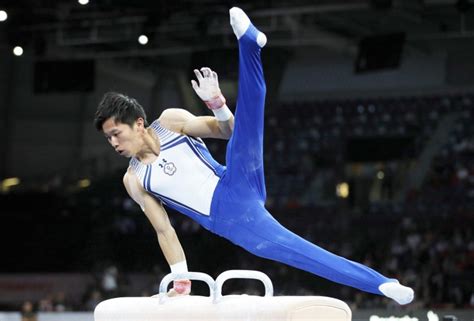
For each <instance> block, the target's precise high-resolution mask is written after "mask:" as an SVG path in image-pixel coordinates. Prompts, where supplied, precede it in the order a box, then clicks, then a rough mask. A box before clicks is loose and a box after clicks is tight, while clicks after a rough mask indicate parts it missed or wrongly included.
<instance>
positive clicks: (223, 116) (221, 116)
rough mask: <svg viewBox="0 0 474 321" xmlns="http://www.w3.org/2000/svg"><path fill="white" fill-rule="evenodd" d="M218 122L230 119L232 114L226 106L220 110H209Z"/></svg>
mask: <svg viewBox="0 0 474 321" xmlns="http://www.w3.org/2000/svg"><path fill="white" fill-rule="evenodd" d="M211 110H212V112H213V113H214V116H216V118H217V120H218V121H228V120H229V119H230V118H231V117H232V112H231V111H230V109H229V107H227V105H224V106H222V107H221V108H217V109H211Z"/></svg>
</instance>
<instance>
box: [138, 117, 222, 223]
mask: <svg viewBox="0 0 474 321" xmlns="http://www.w3.org/2000/svg"><path fill="white" fill-rule="evenodd" d="M150 127H151V128H153V130H154V132H155V133H156V136H157V137H158V138H159V140H160V143H161V146H160V154H159V155H158V157H157V158H156V160H155V161H154V162H153V163H151V164H143V163H141V162H140V161H139V160H138V159H136V158H132V159H131V160H130V166H131V167H132V169H133V170H134V172H135V174H136V175H137V177H138V179H139V181H140V182H141V184H142V186H143V187H144V189H145V190H146V191H148V192H149V193H150V194H152V195H153V196H155V197H157V198H158V199H160V200H161V201H162V202H163V203H164V204H165V205H168V206H170V207H172V208H174V209H176V210H178V211H180V212H185V213H186V212H189V211H190V212H192V213H194V214H201V215H209V214H210V208H211V202H212V196H213V194H214V190H215V188H216V185H217V183H218V182H219V179H220V176H221V174H222V172H223V170H224V167H223V166H222V165H220V164H219V163H217V162H216V161H215V160H214V159H213V158H212V157H211V155H210V153H209V151H208V149H207V147H206V145H205V144H204V142H203V141H202V140H201V139H196V138H193V137H190V136H186V135H181V134H178V133H175V132H172V131H170V130H168V129H166V128H164V127H161V126H160V123H159V121H158V120H156V121H154V122H153V123H152V124H151V126H150Z"/></svg>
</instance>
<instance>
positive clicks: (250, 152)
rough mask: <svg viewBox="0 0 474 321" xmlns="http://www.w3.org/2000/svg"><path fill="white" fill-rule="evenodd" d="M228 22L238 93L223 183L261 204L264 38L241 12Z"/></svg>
mask: <svg viewBox="0 0 474 321" xmlns="http://www.w3.org/2000/svg"><path fill="white" fill-rule="evenodd" d="M230 20H231V25H232V28H233V30H234V33H235V34H236V36H237V38H238V41H239V88H238V90H239V92H238V97H237V107H236V111H235V125H234V132H233V134H232V137H231V139H230V141H229V143H228V145H227V154H226V165H227V173H226V175H227V177H226V179H227V180H228V184H229V185H234V186H235V184H234V183H233V182H234V181H236V180H238V181H239V182H243V181H244V182H246V186H242V188H243V189H244V188H250V189H252V190H253V192H256V197H257V198H259V199H261V200H264V199H265V197H266V192H265V179H264V173H263V125H264V118H263V117H264V107H265V94H266V86H265V79H264V77H263V68H262V62H261V58H260V51H261V48H262V47H263V46H264V45H265V43H266V38H265V35H264V34H263V33H261V32H260V31H258V30H257V29H256V28H255V27H254V26H253V25H252V23H251V22H250V20H249V18H248V17H247V15H245V13H244V12H243V11H242V10H241V9H239V8H232V9H231V10H230ZM243 178H245V179H243ZM243 192H245V191H243Z"/></svg>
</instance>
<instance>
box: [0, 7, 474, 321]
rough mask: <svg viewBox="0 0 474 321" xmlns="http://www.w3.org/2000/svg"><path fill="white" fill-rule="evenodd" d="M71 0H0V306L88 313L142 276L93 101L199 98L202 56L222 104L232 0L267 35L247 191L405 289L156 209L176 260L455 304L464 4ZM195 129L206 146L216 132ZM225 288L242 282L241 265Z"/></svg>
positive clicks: (176, 103)
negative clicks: (342, 276) (361, 283)
mask: <svg viewBox="0 0 474 321" xmlns="http://www.w3.org/2000/svg"><path fill="white" fill-rule="evenodd" d="M80 2H81V3H82V4H81V3H78V2H77V1H76V0H62V1H57V0H35V1H33V0H1V1H0V57H1V59H0V79H1V81H0V137H1V140H0V179H1V186H0V189H1V193H0V202H1V206H0V213H1V223H0V247H1V251H0V311H4V312H1V313H0V320H20V319H21V314H20V313H19V312H20V311H23V312H22V315H23V319H24V320H30V319H28V317H30V316H31V315H37V316H38V318H39V320H52V319H53V318H55V317H58V315H59V317H60V319H61V320H64V321H68V320H91V318H92V317H91V311H93V309H94V307H95V305H96V304H97V303H98V302H100V301H101V300H104V299H106V298H109V297H116V296H149V295H152V294H154V293H156V291H157V285H158V282H159V280H160V279H161V278H162V277H163V276H164V275H165V274H166V273H168V267H167V265H166V263H165V260H164V258H163V256H162V254H161V252H160V250H159V247H158V244H157V241H156V237H155V234H154V232H153V230H152V228H151V226H150V225H149V223H148V222H147V221H146V218H145V216H144V215H143V214H141V212H140V210H139V208H138V207H137V206H136V205H135V204H134V203H133V202H132V201H131V200H130V199H129V198H128V197H127V196H126V193H125V191H124V188H123V186H122V184H121V177H122V175H123V172H124V170H125V168H126V166H127V160H126V159H121V158H120V157H119V156H117V155H116V154H115V152H114V151H113V149H112V148H110V146H108V144H107V142H106V140H105V139H104V137H103V135H102V134H100V133H98V132H96V131H95V129H94V127H93V125H92V119H93V115H94V112H95V109H96V106H97V104H98V101H99V100H100V98H101V96H102V95H103V94H104V92H106V91H109V90H115V91H120V92H123V93H126V94H128V95H131V96H133V97H135V98H137V99H138V100H139V101H140V102H141V104H142V105H143V106H144V107H145V109H146V111H147V112H148V115H149V117H150V119H154V118H156V117H158V115H159V114H160V112H161V111H162V110H163V109H164V108H168V107H183V108H187V109H189V110H190V111H192V112H193V113H195V114H208V111H207V109H206V108H205V106H204V104H203V103H202V102H200V101H199V100H198V99H197V96H196V95H195V94H194V92H193V90H192V88H191V86H190V80H191V79H192V78H193V73H192V70H193V69H194V68H199V67H202V66H209V67H211V68H213V69H214V70H216V71H217V73H218V74H219V79H220V83H221V89H222V90H223V92H224V94H225V95H226V97H227V99H228V105H229V106H232V108H233V106H235V97H236V83H237V70H238V65H237V49H236V41H235V38H234V35H233V34H232V30H231V28H230V26H229V23H228V21H229V18H228V9H229V8H230V7H232V6H234V5H237V6H240V7H242V8H243V9H244V10H246V11H247V12H248V14H249V16H250V17H251V18H252V20H253V22H254V23H255V24H256V25H257V26H258V27H259V28H260V29H261V30H262V31H264V32H265V33H266V34H267V36H268V39H269V41H268V44H267V47H266V48H265V50H264V51H263V54H262V59H263V63H264V68H265V76H266V82H267V87H268V95H267V107H266V128H265V171H266V184H267V189H268V201H267V207H268V208H269V209H270V211H271V212H272V213H273V214H274V216H275V217H276V218H277V219H278V220H280V221H281V222H282V223H283V224H284V225H285V226H287V227H289V228H290V229H291V230H293V231H295V232H297V233H298V234H300V235H302V236H304V237H305V238H307V239H309V240H311V241H312V242H314V243H316V244H318V245H320V246H322V247H324V248H326V249H329V250H331V251H333V252H335V253H338V254H340V255H343V256H345V257H348V258H351V259H353V260H356V261H359V262H363V263H364V264H367V265H369V266H372V267H374V268H375V269H377V270H379V271H381V272H383V273H384V274H387V275H391V276H394V277H397V278H399V279H400V280H401V281H402V282H403V283H404V284H407V285H409V286H411V287H413V288H414V289H415V291H416V299H415V301H414V303H412V304H410V305H408V306H404V307H400V306H397V305H395V304H394V303H393V302H390V301H389V300H387V299H384V298H382V297H379V296H374V295H370V294H366V293H362V292H360V291H357V290H354V289H352V288H348V287H344V286H341V285H338V284H335V283H331V282H328V281H325V280H323V279H321V278H318V277H315V276H312V275H310V274H308V273H306V272H302V271H298V270H296V269H293V268H289V267H287V266H284V265H282V264H278V263H274V262H270V261H266V260H263V259H259V258H257V257H254V256H252V255H250V254H248V253H246V252H245V251H243V250H241V249H239V248H237V247H236V246H233V245H231V244H230V243H229V242H227V241H225V240H224V239H221V238H219V237H216V236H214V235H211V234H210V233H208V232H206V231H204V230H203V229H201V228H199V227H198V226H197V225H196V224H195V223H193V222H192V221H189V220H188V219H185V218H183V217H182V216H180V215H179V214H177V213H174V212H172V211H169V214H170V217H171V219H172V221H173V223H174V226H175V229H176V230H177V232H178V235H179V236H180V238H181V241H182V244H183V247H184V248H185V251H186V253H187V259H188V265H189V267H190V269H191V270H196V271H203V272H206V273H208V274H210V275H211V276H213V277H216V276H217V275H218V274H219V273H220V272H222V271H225V270H228V269H237V268H245V269H257V270H261V271H263V272H265V273H267V274H268V275H269V276H270V277H271V278H272V280H273V282H274V286H275V290H276V294H278V295H325V296H333V297H335V298H339V299H341V300H344V301H345V302H347V303H348V304H349V305H350V306H351V308H352V310H353V313H354V320H369V318H370V320H377V318H376V317H374V315H376V316H379V317H388V316H396V317H404V316H405V319H404V320H409V319H411V320H414V318H418V320H437V319H436V318H438V320H441V319H446V320H454V319H455V318H456V317H457V318H458V319H459V320H473V315H474V311H473V307H474V291H473V289H474V286H473V284H474V238H473V226H474V225H473V223H474V215H473V213H474V212H473V210H474V129H473V126H472V122H473V120H474V117H473V116H474V59H473V58H474V9H473V8H472V3H470V2H469V1H468V0H460V1H455V0H453V1H451V0H417V1H415V0H398V1H397V0H393V1H390V0H372V1H366V0H360V1H359V0H352V1H349V0H346V1H338V0H333V1H323V0H321V1H316V0H313V1H304V0H279V1H278V0H274V1H272V0H264V1H213V0H207V1H191V0H188V1H181V0H179V1H178V0H176V1H151V0H150V1H146V0H135V1H124V0H117V1H113V0H104V1H98V0H90V1H89V2H88V1H87V0H81V1H80ZM140 35H145V36H146V37H147V40H148V42H147V43H146V44H140V43H139V41H138V40H139V36H140ZM140 40H141V41H142V42H144V38H143V37H142V38H140ZM18 47H21V50H20V49H19V48H18ZM14 48H15V49H14ZM20 53H21V55H20ZM206 143H207V144H208V147H209V149H210V150H211V151H212V152H213V154H214V155H215V157H216V159H217V160H219V161H221V162H223V160H224V151H225V142H222V141H213V140H208V141H206ZM193 289H194V293H197V294H205V293H206V290H205V288H204V286H201V285H200V284H198V283H196V284H195V285H194V288H193ZM225 290H226V292H227V293H244V292H246V293H257V294H258V293H262V287H261V286H260V285H259V284H258V283H256V282H255V283H253V282H250V281H249V282H237V281H233V282H229V285H228V288H225ZM30 310H31V311H32V312H31V313H30V312H28V311H30ZM60 313H62V314H60ZM371 316H372V317H371Z"/></svg>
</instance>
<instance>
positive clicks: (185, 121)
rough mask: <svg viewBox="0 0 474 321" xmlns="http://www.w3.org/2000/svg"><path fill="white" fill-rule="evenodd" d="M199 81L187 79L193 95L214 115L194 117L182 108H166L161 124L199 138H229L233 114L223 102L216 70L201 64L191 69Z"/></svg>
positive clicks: (232, 124)
mask: <svg viewBox="0 0 474 321" xmlns="http://www.w3.org/2000/svg"><path fill="white" fill-rule="evenodd" d="M194 74H195V75H196V78H197V80H198V82H199V84H198V82H196V81H195V80H191V84H192V87H193V89H194V91H195V92H196V94H197V95H198V96H199V98H201V100H202V101H203V102H204V103H205V104H206V106H207V107H208V108H209V109H210V110H211V111H212V113H213V114H214V117H210V116H200V117H197V116H194V115H193V114H191V113H190V112H189V111H187V110H184V109H177V108H172V109H166V110H165V111H163V113H162V114H161V116H160V118H159V121H160V123H161V125H162V126H164V127H166V128H168V129H169V130H171V131H174V132H178V133H181V134H185V135H189V136H195V137H202V138H221V139H229V138H230V136H231V135H232V131H233V129H234V115H233V114H232V112H231V111H230V110H229V107H227V105H226V100H225V98H224V96H223V95H222V92H221V89H220V88H219V79H218V77H217V73H216V72H215V71H212V70H211V69H210V68H207V67H203V68H201V70H200V71H199V70H197V69H195V70H194Z"/></svg>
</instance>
